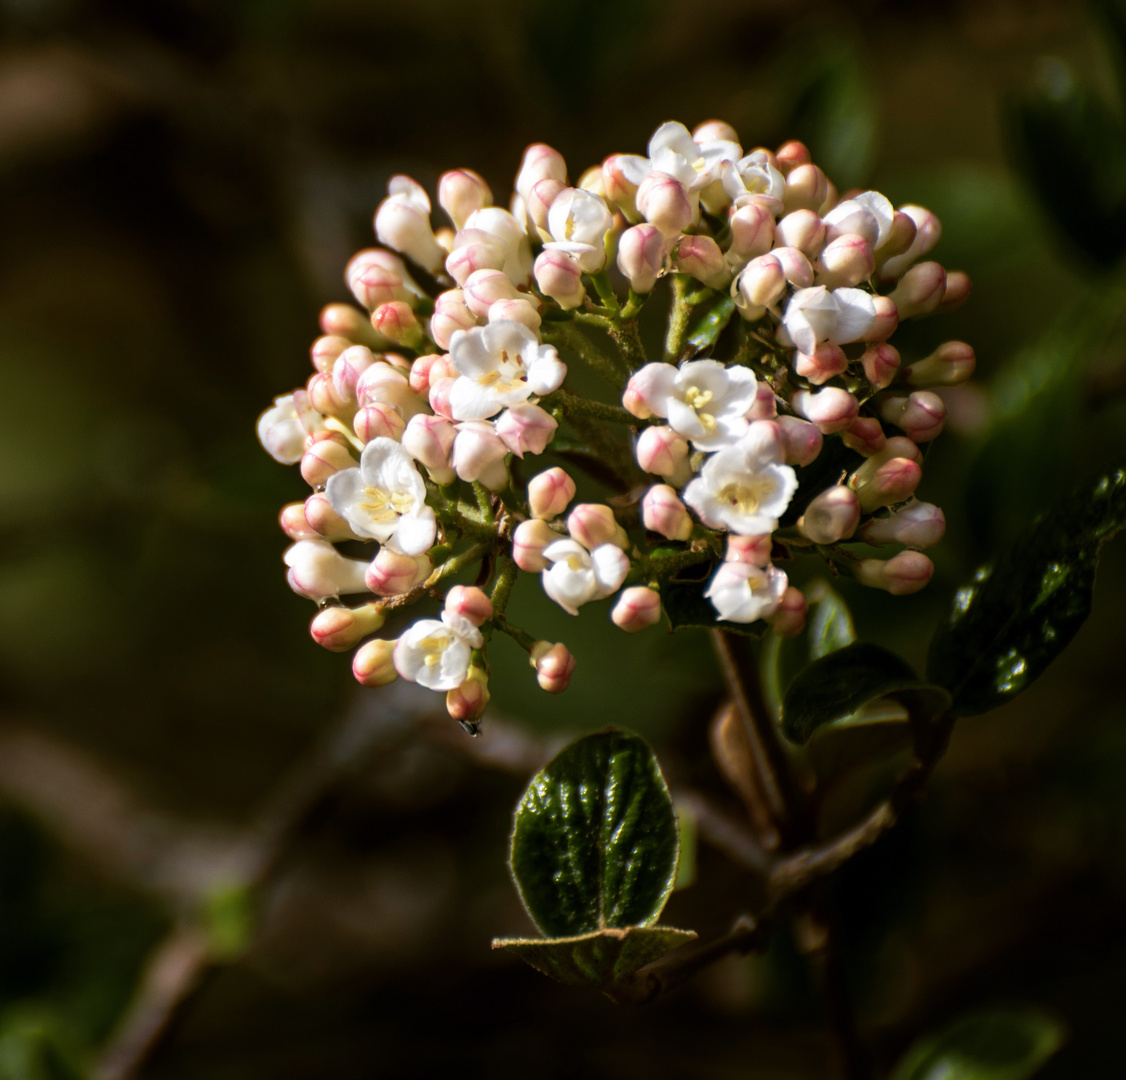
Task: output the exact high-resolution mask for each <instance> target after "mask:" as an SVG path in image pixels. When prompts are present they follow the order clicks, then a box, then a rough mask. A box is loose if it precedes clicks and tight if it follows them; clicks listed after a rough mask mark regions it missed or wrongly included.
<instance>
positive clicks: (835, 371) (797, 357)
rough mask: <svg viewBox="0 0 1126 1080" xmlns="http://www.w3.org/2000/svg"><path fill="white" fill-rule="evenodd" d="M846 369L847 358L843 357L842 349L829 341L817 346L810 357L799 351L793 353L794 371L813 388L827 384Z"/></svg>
mask: <svg viewBox="0 0 1126 1080" xmlns="http://www.w3.org/2000/svg"><path fill="white" fill-rule="evenodd" d="M847 367H848V357H847V356H845V352H844V349H842V348H841V347H840V346H839V345H834V344H833V343H832V342H831V341H826V342H825V343H824V344H823V345H818V346H817V348H816V349H814V350H813V353H812V355H808V356H807V355H806V354H805V353H803V352H801V351H800V350H799V351H798V352H796V353H794V371H796V372H797V373H798V374H799V375H801V376H802V377H803V378H805V379H808V380H809V381H810V382H811V383H813V385H814V386H820V385H821V384H822V383H823V382H828V380H829V379H831V378H832V377H833V376H834V375H839V374H840V373H841V372H842V371H844V370H845V368H847Z"/></svg>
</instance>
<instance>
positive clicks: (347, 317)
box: [320, 304, 390, 349]
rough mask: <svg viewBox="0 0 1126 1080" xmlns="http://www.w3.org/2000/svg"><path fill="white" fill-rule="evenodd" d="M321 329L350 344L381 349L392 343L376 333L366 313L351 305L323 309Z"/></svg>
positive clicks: (329, 305)
mask: <svg viewBox="0 0 1126 1080" xmlns="http://www.w3.org/2000/svg"><path fill="white" fill-rule="evenodd" d="M320 323H321V329H322V330H323V331H324V332H325V333H326V334H328V335H329V336H330V337H342V338H345V339H346V340H347V341H348V342H349V343H351V342H355V343H356V344H358V345H367V346H370V347H371V348H376V349H378V348H381V347H383V346H385V345H389V344H390V342H388V341H387V339H386V338H384V337H382V336H381V335H380V334H378V333H376V330H375V327H373V326H372V325H371V319H370V317H369V316H368V314H367V313H366V312H363V311H360V310H359V308H354V307H352V305H351V304H327V305H325V307H323V308H322V309H321V319H320Z"/></svg>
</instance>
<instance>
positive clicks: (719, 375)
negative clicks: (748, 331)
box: [627, 360, 757, 451]
mask: <svg viewBox="0 0 1126 1080" xmlns="http://www.w3.org/2000/svg"><path fill="white" fill-rule="evenodd" d="M630 392H632V393H633V395H635V396H636V397H637V398H640V399H641V401H643V402H644V403H645V405H646V406H647V407H648V409H649V411H650V412H651V413H653V414H654V415H656V416H662V417H667V419H668V421H669V426H670V427H671V428H672V429H673V431H675V432H676V433H677V434H678V435H682V436H683V437H684V438H686V439H689V440H690V441H691V442H692V444H693V445H694V446H695V447H696V449H697V450H709V451H710V450H720V449H722V448H723V447H725V446H731V445H732V444H733V443H735V442H737V441H738V440H739V439H740V438H742V436H743V435H745V434H746V432H747V428H748V426H749V423H750V422H749V421H748V420H747V413H748V412H749V411H750V409H751V407H752V406H753V405H754V403H755V396H756V393H757V380H756V379H755V374H754V372H753V371H751V370H750V368H745V367H738V366H735V365H732V366H731V367H724V366H723V364H720V363H718V362H717V361H715V360H690V361H688V362H687V363H686V364H681V366H680V368H679V369H678V368H675V367H673V366H672V365H671V364H665V363H660V362H658V363H654V364H646V365H645V366H644V367H643V368H641V369H640V370H639V371H637V372H635V373H634V375H633V377H632V378H631V379H630V381H629V386H628V388H627V395H629V394H630Z"/></svg>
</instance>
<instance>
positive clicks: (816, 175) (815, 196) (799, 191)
mask: <svg viewBox="0 0 1126 1080" xmlns="http://www.w3.org/2000/svg"><path fill="white" fill-rule="evenodd" d="M828 194H829V181H828V180H827V179H826V177H825V174H824V173H823V172H822V171H821V170H820V169H819V168H818V167H817V166H816V165H813V164H809V163H806V164H803V165H796V166H795V167H794V168H793V169H791V170H790V171H789V173H787V174H786V193H785V195H784V196H783V202H784V204H785V207H786V213H787V214H790V213H793V211H795V210H819V209H820V208H821V204H822V203H824V202H825V197H826V196H827V195H828Z"/></svg>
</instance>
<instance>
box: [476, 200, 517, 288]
mask: <svg viewBox="0 0 1126 1080" xmlns="http://www.w3.org/2000/svg"><path fill="white" fill-rule="evenodd" d="M462 228H463V229H464V230H466V232H467V233H471V234H472V233H474V232H477V233H485V234H487V235H489V236H491V237H493V238H494V239H495V241H496V242H497V243H499V244H500V245H501V247H502V249H503V256H502V261H501V265H500V266H499V267H498V269H500V270H503V271H504V272H505V273H506V274H507V275H508V277H509V280H510V281H511V282H512V284H513V285H526V284H527V283H528V279H529V278H530V277H531V275H532V244H531V241H530V240H529V239H528V236H527V233H525V231H524V230H523V228H521V226H520V223H519V222H518V221H517V220H516V218H515V217H513V216H512V214H511V213H509V212H508V211H507V210H505V209H503V208H502V207H499V206H486V207H484V208H483V209H481V210H474V211H473V213H472V214H470V215H469V217H467V218H466V219H465V224H464V225H463V226H462ZM459 235H460V233H459Z"/></svg>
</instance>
